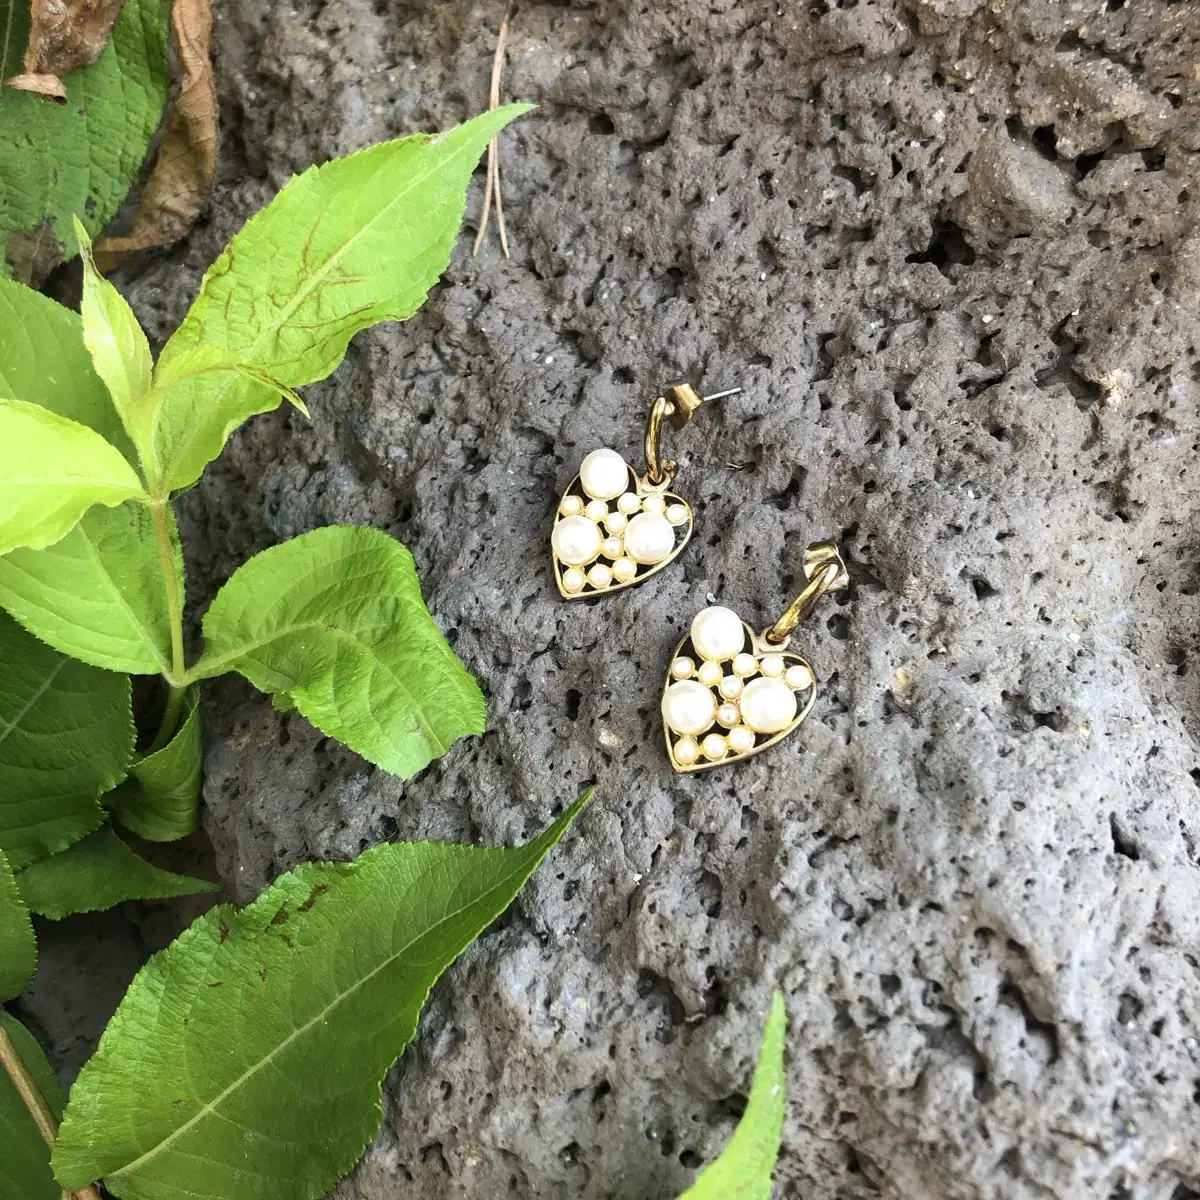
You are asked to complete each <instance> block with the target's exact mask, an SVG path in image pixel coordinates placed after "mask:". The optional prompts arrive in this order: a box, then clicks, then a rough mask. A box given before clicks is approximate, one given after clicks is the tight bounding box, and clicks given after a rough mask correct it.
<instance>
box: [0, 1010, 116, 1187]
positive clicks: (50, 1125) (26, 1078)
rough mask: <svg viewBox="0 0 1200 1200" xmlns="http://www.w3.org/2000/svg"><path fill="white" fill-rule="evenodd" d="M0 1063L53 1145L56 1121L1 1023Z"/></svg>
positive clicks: (38, 1127) (34, 1119)
mask: <svg viewBox="0 0 1200 1200" xmlns="http://www.w3.org/2000/svg"><path fill="white" fill-rule="evenodd" d="M0 1066H3V1067H4V1070H5V1071H6V1072H7V1073H8V1077H9V1079H11V1080H12V1085H13V1087H15V1088H16V1089H17V1095H18V1096H20V1097H21V1099H22V1100H23V1101H24V1102H25V1107H26V1108H27V1109H28V1110H29V1115H30V1116H31V1117H32V1118H33V1123H34V1124H35V1125H36V1126H37V1131H38V1133H40V1134H41V1135H42V1138H43V1140H44V1141H45V1143H46V1145H47V1146H50V1147H53V1146H54V1143H55V1141H56V1140H57V1139H58V1121H57V1120H56V1119H55V1116H54V1114H53V1113H52V1112H51V1111H50V1106H49V1105H48V1104H47V1103H46V1101H45V1098H44V1097H43V1096H42V1093H41V1092H40V1091H39V1090H38V1085H37V1084H36V1083H35V1082H34V1079H33V1076H32V1075H30V1074H29V1068H28V1067H26V1065H25V1060H24V1059H23V1058H22V1057H21V1055H20V1052H19V1051H18V1050H17V1047H16V1046H15V1045H14V1044H13V1040H12V1038H11V1037H9V1036H8V1030H7V1029H5V1028H4V1026H3V1025H0ZM63 1196H70V1197H73V1198H74V1200H100V1193H99V1192H98V1191H97V1190H96V1189H95V1188H94V1187H92V1186H91V1185H89V1186H88V1187H85V1188H81V1189H80V1190H79V1191H77V1192H63Z"/></svg>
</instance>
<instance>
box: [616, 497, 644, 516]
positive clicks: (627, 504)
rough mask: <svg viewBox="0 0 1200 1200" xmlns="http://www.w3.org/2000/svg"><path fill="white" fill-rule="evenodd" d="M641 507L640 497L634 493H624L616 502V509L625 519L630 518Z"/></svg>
mask: <svg viewBox="0 0 1200 1200" xmlns="http://www.w3.org/2000/svg"><path fill="white" fill-rule="evenodd" d="M641 507H642V501H641V497H640V496H638V495H637V493H636V492H625V493H624V494H623V495H622V496H621V498H620V499H619V500H618V501H617V508H619V509H620V510H621V512H623V513H624V514H625V515H626V516H627V517H629V516H632V515H633V514H634V513H635V512H637V510H638V509H639V508H641Z"/></svg>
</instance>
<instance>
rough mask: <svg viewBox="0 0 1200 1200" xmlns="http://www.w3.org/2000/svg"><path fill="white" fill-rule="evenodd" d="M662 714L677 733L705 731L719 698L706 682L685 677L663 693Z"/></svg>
mask: <svg viewBox="0 0 1200 1200" xmlns="http://www.w3.org/2000/svg"><path fill="white" fill-rule="evenodd" d="M788 695H789V696H790V695H791V692H789V693H788ZM662 715H663V720H664V721H665V722H666V724H667V727H668V728H670V729H673V730H675V732H676V733H686V734H697V733H703V732H704V731H705V730H706V729H707V728H708V727H709V726H710V725H711V724H712V723H713V719H714V718H715V717H716V715H717V700H716V697H715V696H714V695H713V694H712V692H710V691H709V690H708V688H706V687H705V686H704V684H702V683H697V682H696V681H695V680H694V679H683V680H680V682H679V683H673V684H671V686H670V687H669V688H667V690H666V691H665V692H664V693H663V698H662Z"/></svg>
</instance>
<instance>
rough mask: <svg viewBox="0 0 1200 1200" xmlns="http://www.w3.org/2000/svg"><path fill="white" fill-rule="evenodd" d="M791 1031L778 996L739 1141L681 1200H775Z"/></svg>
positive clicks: (737, 1133) (736, 1132)
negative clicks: (785, 1039)
mask: <svg viewBox="0 0 1200 1200" xmlns="http://www.w3.org/2000/svg"><path fill="white" fill-rule="evenodd" d="M786 1028H787V1011H786V1009H785V1008H784V1004H783V996H782V995H780V993H779V992H776V993H775V996H774V998H773V999H772V1001H771V1015H770V1016H769V1017H768V1018H767V1028H766V1031H765V1032H764V1033H763V1044H762V1050H761V1051H760V1052H759V1056H758V1066H757V1068H756V1069H755V1071H754V1083H753V1085H752V1086H751V1088H750V1101H749V1103H748V1104H747V1105H746V1111H745V1112H744V1113H743V1114H742V1119H741V1120H740V1121H739V1122H738V1127H737V1129H736V1130H734V1133H733V1140H732V1141H731V1142H730V1143H729V1145H728V1146H727V1147H726V1149H725V1153H724V1154H722V1155H721V1157H720V1158H718V1159H717V1160H716V1161H715V1162H713V1163H710V1164H709V1165H708V1166H707V1167H705V1168H704V1170H703V1171H701V1172H700V1174H699V1175H698V1176H697V1177H696V1182H695V1183H694V1184H692V1186H691V1187H690V1188H688V1190H687V1191H686V1192H684V1193H683V1195H682V1196H680V1197H679V1200H735V1198H736V1200H771V1172H772V1171H773V1170H774V1169H775V1160H776V1159H777V1158H778V1157H779V1141H780V1137H781V1136H782V1133H783V1114H784V1107H785V1105H786V1102H787V1093H786V1083H785V1080H784V1074H783V1035H784V1031H785V1030H786Z"/></svg>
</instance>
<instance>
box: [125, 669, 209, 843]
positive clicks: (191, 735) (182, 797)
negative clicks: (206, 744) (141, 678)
mask: <svg viewBox="0 0 1200 1200" xmlns="http://www.w3.org/2000/svg"><path fill="white" fill-rule="evenodd" d="M199 699H200V689H199V688H197V687H192V688H189V689H188V694H187V697H186V698H185V700H184V705H185V708H184V714H185V715H184V719H183V722H182V723H181V724H180V726H179V728H178V729H177V730H176V731H175V736H174V737H172V738H171V740H170V741H169V742H168V743H167V744H166V745H165V746H164V747H163V748H162V749H161V750H158V751H156V752H155V753H154V754H147V755H146V756H145V757H144V758H140V759H137V760H136V761H135V762H134V764H133V766H132V767H130V769H129V778H128V779H127V780H125V782H124V783H123V784H121V786H120V787H119V788H117V789H116V790H115V791H114V792H111V793H109V795H108V796H106V797H105V800H104V802H105V804H107V805H108V807H109V808H110V809H111V810H112V812H113V814H114V815H115V816H116V817H117V819H118V820H119V821H120V822H121V824H122V825H124V826H125V827H126V828H127V829H132V830H133V832H134V833H136V834H137V835H138V836H139V837H144V838H145V839H146V840H147V841H149V842H173V841H177V840H178V839H179V838H183V837H187V835H188V834H189V833H191V832H192V830H193V829H195V828H196V812H197V809H198V808H199V805H200V782H201V780H200V776H201V767H202V765H203V764H202V759H201V744H200V705H199Z"/></svg>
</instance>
